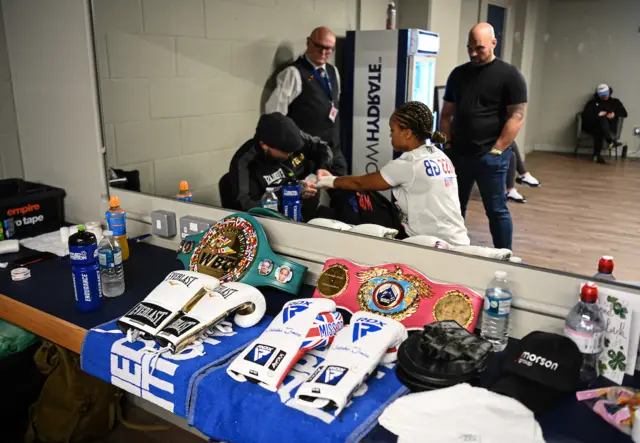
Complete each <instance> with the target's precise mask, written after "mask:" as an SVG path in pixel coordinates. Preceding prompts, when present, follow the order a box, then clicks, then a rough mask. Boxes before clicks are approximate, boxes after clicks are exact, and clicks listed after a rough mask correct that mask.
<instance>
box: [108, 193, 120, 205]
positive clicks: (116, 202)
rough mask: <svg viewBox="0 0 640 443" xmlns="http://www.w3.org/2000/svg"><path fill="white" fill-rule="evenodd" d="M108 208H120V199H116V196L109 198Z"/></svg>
mask: <svg viewBox="0 0 640 443" xmlns="http://www.w3.org/2000/svg"><path fill="white" fill-rule="evenodd" d="M109 206H111V207H112V208H115V207H116V206H120V199H119V198H118V196H117V195H112V196H111V198H110V199H109Z"/></svg>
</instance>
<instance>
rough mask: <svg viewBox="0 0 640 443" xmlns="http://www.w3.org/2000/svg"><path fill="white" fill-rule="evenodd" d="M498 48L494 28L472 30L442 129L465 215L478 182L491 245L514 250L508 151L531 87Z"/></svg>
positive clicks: (453, 77) (452, 78)
mask: <svg viewBox="0 0 640 443" xmlns="http://www.w3.org/2000/svg"><path fill="white" fill-rule="evenodd" d="M496 44H497V40H496V37H495V32H494V30H493V27H492V26H491V25H490V24H488V23H479V24H477V25H476V26H474V27H473V28H472V29H471V31H470V32H469V40H468V42H467V50H468V53H469V59H470V60H471V61H470V62H469V63H465V64H464V65H460V66H458V67H456V68H455V69H454V70H453V71H452V72H451V74H450V75H449V79H448V80H447V86H446V90H445V94H444V105H443V107H442V120H441V122H440V127H441V130H442V132H444V134H445V135H446V136H447V140H450V141H449V142H448V143H447V145H446V146H445V148H446V151H445V152H446V153H447V155H448V156H449V158H451V161H452V162H453V164H454V166H455V168H456V174H457V176H458V193H459V197H460V207H461V210H462V216H464V215H465V213H466V210H467V204H468V203H469V198H470V197H471V190H472V189H473V184H474V183H477V184H478V189H479V190H480V195H481V196H482V203H483V204H484V209H485V212H486V214H487V218H488V219H489V229H490V230H491V236H492V238H493V245H494V246H495V247H496V248H507V249H511V238H512V235H513V222H512V220H511V214H510V213H509V209H508V208H507V197H506V194H505V190H504V183H505V180H506V177H507V171H508V169H509V163H510V159H511V148H510V146H511V144H512V143H513V141H514V140H515V138H516V135H518V131H519V130H520V126H522V122H523V120H524V111H525V103H526V102H527V85H526V82H525V80H524V77H523V75H522V73H521V72H520V71H519V70H518V69H517V68H516V67H514V66H511V65H510V64H508V63H506V62H504V61H502V60H500V59H498V58H497V57H496V56H495V54H494V50H495V47H496Z"/></svg>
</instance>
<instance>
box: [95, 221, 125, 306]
mask: <svg viewBox="0 0 640 443" xmlns="http://www.w3.org/2000/svg"><path fill="white" fill-rule="evenodd" d="M103 234H104V238H103V239H102V241H101V242H100V245H99V246H98V262H99V263H100V275H101V277H102V295H104V296H105V297H117V296H119V295H122V293H123V292H124V265H123V264H122V249H120V244H119V243H118V242H117V240H116V239H115V238H113V232H111V231H104V232H103Z"/></svg>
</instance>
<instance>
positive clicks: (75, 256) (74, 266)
mask: <svg viewBox="0 0 640 443" xmlns="http://www.w3.org/2000/svg"><path fill="white" fill-rule="evenodd" d="M69 259H70V261H71V272H72V275H73V291H74V293H75V297H76V306H77V308H78V310H79V311H81V312H89V311H95V310H96V309H100V307H101V306H102V287H101V281H100V265H99V264H98V242H97V240H96V236H95V235H93V234H92V233H91V232H87V231H85V228H84V226H78V232H76V233H75V234H73V235H72V236H71V237H69Z"/></svg>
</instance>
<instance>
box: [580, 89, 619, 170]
mask: <svg viewBox="0 0 640 443" xmlns="http://www.w3.org/2000/svg"><path fill="white" fill-rule="evenodd" d="M612 94H613V89H611V88H610V87H609V86H608V85H607V84H606V83H600V84H599V85H598V86H597V87H596V92H595V93H594V94H593V98H592V99H591V100H589V102H588V103H587V104H586V105H585V107H584V109H583V111H582V130H583V131H585V132H587V133H589V134H591V135H592V136H593V161H594V162H597V163H606V162H605V161H604V159H603V158H602V155H601V154H600V151H601V149H602V144H603V142H604V141H605V140H606V141H607V143H608V144H609V149H613V148H615V147H618V146H620V145H622V143H620V141H619V140H618V139H617V134H618V124H619V119H620V118H626V117H627V116H628V114H627V110H626V109H625V108H624V105H623V104H622V102H621V101H620V100H618V99H617V98H613V97H612V96H611V95H612Z"/></svg>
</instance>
